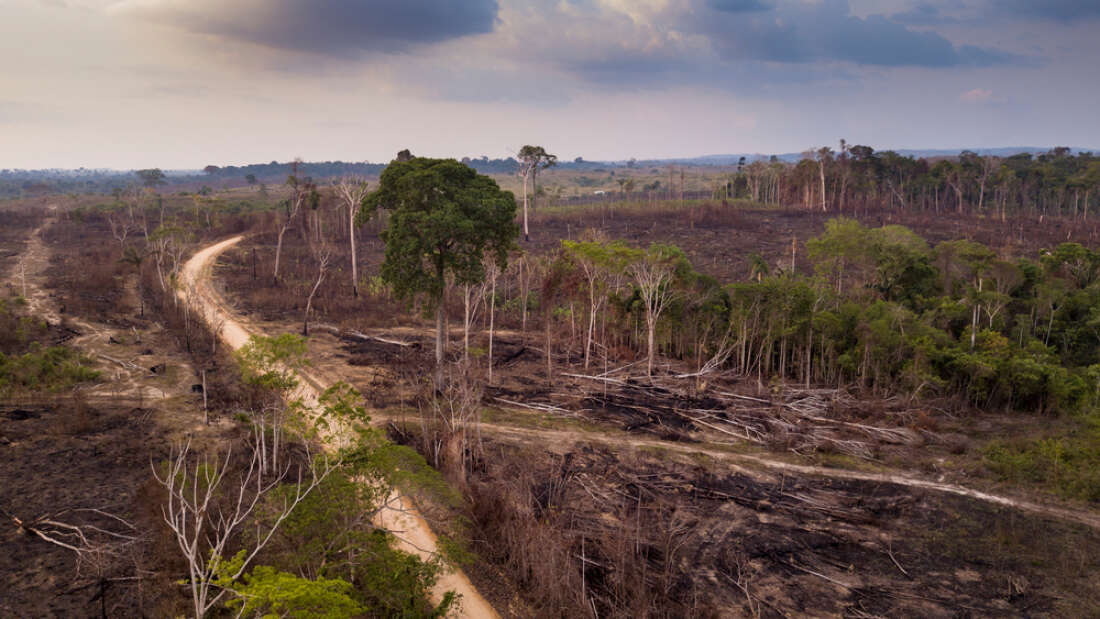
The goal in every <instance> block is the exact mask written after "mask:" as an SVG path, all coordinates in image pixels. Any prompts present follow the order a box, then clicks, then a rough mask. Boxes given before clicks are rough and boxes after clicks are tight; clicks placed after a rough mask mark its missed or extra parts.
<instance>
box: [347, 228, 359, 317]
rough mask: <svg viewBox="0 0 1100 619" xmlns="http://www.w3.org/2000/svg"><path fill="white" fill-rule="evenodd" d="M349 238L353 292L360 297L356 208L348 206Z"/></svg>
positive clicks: (353, 294)
mask: <svg viewBox="0 0 1100 619" xmlns="http://www.w3.org/2000/svg"><path fill="white" fill-rule="evenodd" d="M348 238H349V239H350V244H351V294H352V296H354V297H356V298H358V297H359V260H358V259H357V258H356V255H355V209H354V208H351V207H348Z"/></svg>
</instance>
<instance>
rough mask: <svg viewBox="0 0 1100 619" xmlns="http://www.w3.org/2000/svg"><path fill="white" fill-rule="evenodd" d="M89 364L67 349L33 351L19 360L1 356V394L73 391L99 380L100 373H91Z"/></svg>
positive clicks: (79, 355)
mask: <svg viewBox="0 0 1100 619" xmlns="http://www.w3.org/2000/svg"><path fill="white" fill-rule="evenodd" d="M34 348H37V346H35V347H34ZM90 364H91V359H89V358H88V357H85V356H84V355H82V354H80V353H79V352H77V351H75V350H73V349H71V348H65V347H64V346H51V347H49V348H46V349H42V350H32V351H31V352H28V353H26V354H24V355H18V356H8V355H4V354H2V353H0V393H3V394H5V395H7V394H11V393H13V392H16V391H50V392H57V391H63V390H65V389H70V388H72V387H73V386H75V385H78V384H80V383H84V382H89V381H94V380H97V379H98V378H99V372H97V371H96V370H93V369H91V367H89V365H90Z"/></svg>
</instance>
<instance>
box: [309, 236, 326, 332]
mask: <svg viewBox="0 0 1100 619" xmlns="http://www.w3.org/2000/svg"><path fill="white" fill-rule="evenodd" d="M328 259H329V257H328V255H327V254H326V255H324V256H322V257H321V258H320V263H319V264H318V266H317V281H315V282H314V283H313V290H310V291H309V297H308V298H307V299H306V313H305V316H304V317H303V318H302V335H306V336H308V335H309V312H310V311H311V310H312V309H313V296H314V295H316V294H317V289H318V288H320V287H321V282H323V281H325V269H327V268H328Z"/></svg>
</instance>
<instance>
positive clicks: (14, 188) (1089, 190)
mask: <svg viewBox="0 0 1100 619" xmlns="http://www.w3.org/2000/svg"><path fill="white" fill-rule="evenodd" d="M462 162H463V163H466V164H467V165H470V166H471V167H473V168H475V169H476V170H477V171H479V172H481V173H483V174H508V173H513V172H516V171H517V170H518V168H519V164H518V162H517V161H516V160H515V159H514V158H512V157H509V158H506V159H489V158H488V157H481V158H477V159H471V158H468V157H467V158H463V159H462ZM652 163H653V162H646V164H645V165H651V164H652ZM558 165H559V167H562V168H566V169H577V170H587V169H593V168H596V167H601V166H602V167H621V168H635V167H637V164H636V163H635V162H634V161H630V162H626V163H621V164H611V163H606V162H588V161H584V160H583V159H581V158H579V157H578V158H577V159H575V160H574V161H572V162H560V163H559V164H558ZM669 165H673V166H674V165H675V164H669ZM292 166H293V164H292V163H290V162H285V163H279V162H275V161H272V162H271V163H266V164H253V165H247V166H225V167H219V166H214V165H210V166H207V167H206V168H205V169H204V170H203V171H196V172H190V173H173V172H171V171H170V172H168V173H167V174H166V175H161V176H159V177H155V178H154V180H153V181H152V182H150V177H149V175H147V174H144V175H143V173H146V172H157V173H158V174H159V170H144V171H136V172H119V171H109V170H85V169H80V170H35V171H25V170H0V197H7V198H15V197H24V196H28V195H36V194H45V193H117V192H120V191H122V190H123V189H125V188H127V187H130V186H135V185H141V184H144V185H146V186H151V187H155V186H156V185H158V184H171V185H173V186H175V187H178V189H180V190H192V191H202V189H203V188H208V189H211V190H212V189H216V188H224V187H231V186H240V185H244V184H282V183H283V182H284V181H285V180H286V178H287V176H288V175H290V174H291V173H292ZM385 166H386V164H381V163H366V162H363V163H347V162H341V161H328V162H314V163H299V164H298V168H299V169H298V174H299V175H300V176H306V177H311V178H313V179H315V180H323V179H331V178H335V177H340V176H345V175H359V176H366V177H377V176H378V175H379V174H380V173H381V171H382V170H383V169H384V168H385ZM712 169H718V170H720V168H712ZM726 169H728V176H726V177H724V180H723V181H721V182H718V183H716V184H715V186H714V187H713V190H712V191H711V192H710V193H711V195H710V197H711V198H712V199H723V200H725V199H744V200H751V201H753V202H757V203H764V204H778V205H785V206H796V205H801V206H803V207H805V208H808V209H819V210H823V211H827V212H839V213H844V212H855V211H857V210H865V209H868V208H895V209H896V208H902V209H918V210H925V211H935V212H959V213H962V212H988V213H991V214H993V215H996V216H999V217H1001V218H1004V217H1007V216H1008V214H1009V213H1018V212H1027V213H1039V214H1048V215H1066V216H1072V217H1075V218H1076V217H1084V218H1087V217H1088V214H1089V213H1090V211H1091V212H1093V213H1095V212H1096V207H1097V202H1098V201H1100V156H1097V155H1094V154H1092V153H1090V152H1081V153H1076V154H1075V153H1074V152H1073V151H1072V150H1071V149H1069V148H1066V147H1058V148H1054V149H1052V150H1050V151H1048V152H1046V153H1043V154H1039V155H1033V154H1031V153H1020V154H1016V155H1011V156H1007V157H1001V156H995V155H979V154H978V153H975V152H972V151H963V152H962V153H961V154H959V155H958V156H955V157H929V158H924V157H919V158H918V157H914V156H906V155H901V154H898V153H897V152H894V151H883V152H878V151H875V150H874V149H873V148H872V147H870V146H862V145H849V144H846V143H845V142H843V141H841V143H840V147H839V149H837V150H835V151H834V150H833V149H831V148H821V149H818V150H816V151H812V152H807V153H805V154H804V156H803V159H802V160H800V161H798V162H797V163H791V162H786V161H783V160H781V159H779V158H778V157H774V156H773V157H771V158H770V160H768V159H757V160H755V161H752V162H745V161H744V158H742V160H741V161H740V162H739V163H738V164H737V165H735V166H731V167H728V168H726ZM623 187H624V190H623V191H622V192H621V193H620V194H619V195H618V196H608V197H607V198H608V199H621V200H631V199H635V198H639V197H642V196H646V197H648V198H650V199H654V198H661V197H669V198H673V197H676V195H677V194H676V193H675V186H674V185H673V186H661V185H660V184H659V183H655V184H653V185H651V186H646V187H645V188H644V189H643V190H642V191H640V192H635V191H633V189H632V187H633V184H632V183H629V182H627V183H624V185H623ZM664 194H667V195H664ZM692 197H697V198H698V197H702V198H705V197H706V196H705V195H703V196H692Z"/></svg>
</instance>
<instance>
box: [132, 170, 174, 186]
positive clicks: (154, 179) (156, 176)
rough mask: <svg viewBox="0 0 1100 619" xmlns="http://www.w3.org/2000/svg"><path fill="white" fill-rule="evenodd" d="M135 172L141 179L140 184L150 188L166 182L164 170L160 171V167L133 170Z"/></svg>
mask: <svg viewBox="0 0 1100 619" xmlns="http://www.w3.org/2000/svg"><path fill="white" fill-rule="evenodd" d="M135 174H137V175H138V178H140V179H141V184H142V185H145V186H146V187H150V188H152V187H156V186H158V185H164V184H165V183H167V182H168V181H167V178H168V177H167V176H165V175H164V172H162V171H161V169H160V168H148V169H145V170H138V171H137V172H135Z"/></svg>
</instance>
